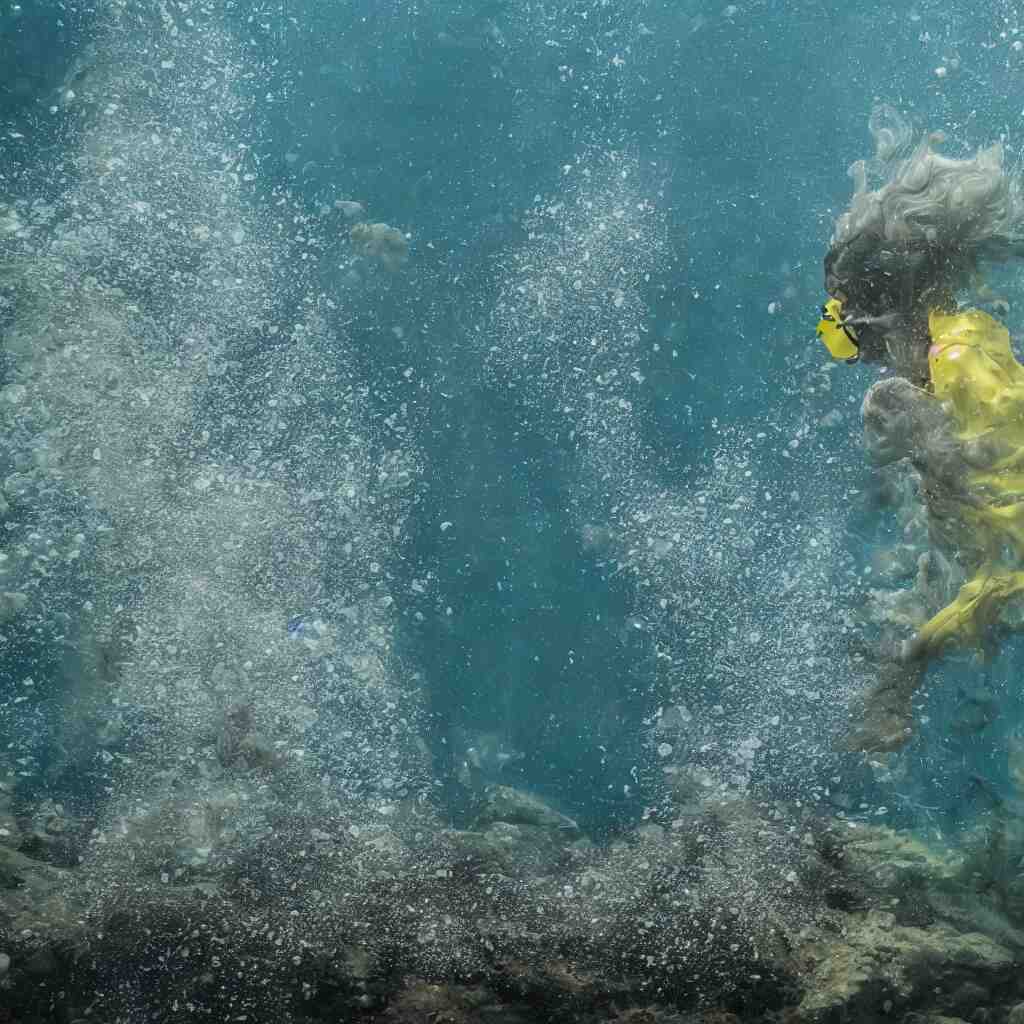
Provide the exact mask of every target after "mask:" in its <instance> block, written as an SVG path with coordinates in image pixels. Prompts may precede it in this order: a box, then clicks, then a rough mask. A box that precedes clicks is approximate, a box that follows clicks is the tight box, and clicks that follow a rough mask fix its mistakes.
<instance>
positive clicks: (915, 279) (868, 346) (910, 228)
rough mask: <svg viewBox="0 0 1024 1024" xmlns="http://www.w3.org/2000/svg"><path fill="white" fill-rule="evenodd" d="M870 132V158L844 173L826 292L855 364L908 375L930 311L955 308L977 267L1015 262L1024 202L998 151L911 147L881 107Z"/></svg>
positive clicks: (904, 130) (927, 141) (918, 361)
mask: <svg viewBox="0 0 1024 1024" xmlns="http://www.w3.org/2000/svg"><path fill="white" fill-rule="evenodd" d="M870 127H871V133H872V135H873V136H874V137H875V142H876V146H877V152H876V156H875V158H874V160H872V161H871V162H870V163H868V162H865V161H858V162H857V163H855V164H854V165H853V167H851V169H850V173H851V175H852V176H853V178H854V182H855V189H854V194H853V199H852V200H851V202H850V206H849V209H847V210H846V212H845V213H843V214H842V215H841V216H840V217H839V219H838V220H837V221H836V226H835V233H834V235H833V238H832V243H831V245H830V247H829V251H828V254H827V255H826V257H825V289H826V291H827V292H828V293H829V295H830V296H831V297H832V299H834V300H836V302H837V304H838V305H837V306H834V307H833V310H834V311H836V312H838V314H839V315H840V317H841V321H842V324H843V326H844V328H845V330H846V333H848V334H850V335H852V336H853V337H854V338H855V339H856V345H857V349H858V351H857V355H858V357H859V358H860V359H863V360H864V361H866V362H883V363H886V364H888V365H891V366H893V367H894V368H895V369H897V371H899V372H907V371H908V370H910V369H913V370H914V371H915V375H916V371H919V370H920V367H921V365H922V363H923V362H924V360H925V357H926V352H927V348H928V313H929V311H930V310H932V309H936V308H939V309H953V308H955V306H956V299H955V295H956V292H957V291H958V290H960V289H961V288H963V287H965V286H966V285H967V284H968V283H969V282H970V280H971V277H972V275H973V274H974V273H975V271H976V270H977V269H978V265H979V263H980V262H981V261H983V260H1007V259H1010V258H1014V257H1020V256H1022V255H1024V200H1022V197H1021V188H1020V182H1019V180H1018V177H1017V176H1016V175H1015V174H1010V173H1008V172H1007V171H1006V170H1005V169H1004V167H1003V157H1002V149H1001V147H999V146H998V145H997V146H991V147H989V148H988V149H983V150H979V151H978V152H977V153H976V154H975V156H973V157H972V158H970V159H963V160H958V159H951V158H949V157H944V156H941V155H940V154H938V153H937V152H936V151H935V149H934V146H935V144H936V143H937V142H939V141H941V139H940V137H939V136H935V135H930V136H927V137H925V138H924V139H922V140H920V141H917V142H915V140H914V136H913V133H912V131H911V129H910V127H909V126H908V125H907V123H906V122H905V121H904V120H903V119H902V118H900V116H899V115H898V114H897V113H896V112H895V111H894V110H893V109H892V108H890V107H879V108H876V110H875V111H874V112H873V114H872V117H871V122H870ZM871 177H874V178H875V179H878V180H879V184H878V186H877V187H876V188H869V187H868V182H869V178H871ZM823 340H825V341H826V343H827V341H828V338H827V336H826V335H823ZM830 347H831V346H830ZM919 349H920V351H918V350H919Z"/></svg>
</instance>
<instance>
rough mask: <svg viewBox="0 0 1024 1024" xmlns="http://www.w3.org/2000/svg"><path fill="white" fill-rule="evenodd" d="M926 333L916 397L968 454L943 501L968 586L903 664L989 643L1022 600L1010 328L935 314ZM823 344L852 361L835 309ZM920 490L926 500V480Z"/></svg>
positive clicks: (978, 316)
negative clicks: (943, 418) (1008, 608)
mask: <svg viewBox="0 0 1024 1024" xmlns="http://www.w3.org/2000/svg"><path fill="white" fill-rule="evenodd" d="M928 328H929V335H930V338H931V347H930V348H929V351H928V371H929V381H928V384H927V386H926V388H925V390H924V392H923V393H922V392H918V393H919V394H924V395H927V396H930V399H934V400H935V401H937V402H941V403H942V406H943V409H944V410H945V412H946V414H947V415H948V416H949V417H950V418H951V420H952V434H953V437H954V438H955V441H956V444H957V446H958V448H959V449H961V451H962V456H963V458H962V463H961V464H962V466H963V476H964V477H965V479H962V480H958V481H957V482H956V483H957V487H956V491H957V493H956V494H955V495H944V497H945V498H946V500H945V501H943V502H942V517H943V528H944V532H945V533H946V534H947V536H949V535H952V537H954V538H959V539H960V540H959V543H958V546H959V547H960V549H961V550H960V552H959V555H960V561H961V563H962V564H963V563H967V564H964V565H963V568H964V569H965V570H966V573H967V575H968V577H969V578H968V580H967V582H966V583H964V584H963V586H961V587H960V591H959V593H958V594H957V596H956V598H955V599H954V600H953V601H951V602H950V603H949V604H948V605H947V606H946V607H945V608H943V609H941V610H940V611H939V612H937V613H936V614H935V615H933V616H932V618H931V619H929V620H928V621H927V622H926V623H925V624H924V625H923V626H921V628H920V629H919V630H918V633H917V635H916V636H915V637H914V638H913V640H911V641H910V642H909V643H907V644H906V645H905V646H904V651H903V657H904V659H905V660H916V659H926V658H928V657H929V656H931V655H932V654H933V653H935V652H936V651H938V650H939V649H940V648H941V647H943V646H944V645H945V644H947V643H965V642H968V643H981V642H983V641H984V639H985V637H986V633H987V632H988V630H989V629H990V628H991V627H992V626H993V625H994V624H995V622H996V621H997V620H998V618H999V616H1000V613H1001V612H1002V610H1003V608H1004V606H1005V604H1006V602H1007V601H1009V600H1010V599H1011V598H1013V597H1014V596H1015V595H1017V594H1021V593H1024V571H1022V570H1021V569H1019V568H1018V566H1021V565H1024V366H1022V365H1021V364H1020V363H1018V362H1017V360H1016V359H1015V358H1014V355H1013V353H1012V351H1011V350H1010V335H1009V332H1008V331H1007V329H1006V328H1005V327H1004V326H1003V325H1002V324H1001V323H999V322H998V321H997V320H995V319H993V318H992V317H991V316H989V315H988V314H987V313H984V312H982V311H981V310H978V309H968V310H964V311H962V312H958V313H952V314H947V313H942V312H940V311H938V310H933V311H932V312H931V313H930V314H929V317H928ZM818 335H819V337H820V338H821V340H822V342H823V343H824V344H825V345H826V346H827V348H828V349H829V352H830V353H831V354H832V356H833V357H834V358H837V359H845V360H846V361H847V362H853V361H855V360H856V358H857V334H856V330H855V329H854V328H853V327H852V326H851V325H850V324H849V323H844V321H843V313H842V304H841V303H840V302H839V301H838V300H836V299H831V300H830V301H829V303H828V304H827V305H826V306H825V307H824V308H823V309H822V320H821V322H820V323H819V324H818ZM915 390H916V389H915ZM930 399H929V400H930ZM923 482H924V490H925V492H926V494H927V493H928V487H929V480H928V478H927V474H925V479H924V481H923ZM950 499H952V500H950ZM950 518H952V519H954V520H956V521H955V522H949V519H950Z"/></svg>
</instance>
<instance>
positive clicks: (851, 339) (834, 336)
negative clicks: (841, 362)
mask: <svg viewBox="0 0 1024 1024" xmlns="http://www.w3.org/2000/svg"><path fill="white" fill-rule="evenodd" d="M818 337H819V338H821V340H822V343H823V344H824V346H825V348H827V349H828V350H829V352H830V353H831V355H832V358H833V359H845V360H846V361H847V362H848V363H855V362H857V360H858V359H859V358H860V348H859V346H858V345H857V332H856V331H854V329H853V328H852V327H850V326H848V325H847V324H844V323H843V304H842V303H841V302H840V301H839V300H838V299H829V300H828V302H826V303H825V305H824V306H822V307H821V319H820V320H819V321H818Z"/></svg>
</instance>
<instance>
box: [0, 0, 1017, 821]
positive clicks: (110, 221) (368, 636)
mask: <svg viewBox="0 0 1024 1024" xmlns="http://www.w3.org/2000/svg"><path fill="white" fill-rule="evenodd" d="M58 7H59V10H58V9H57V8H55V7H54V5H52V4H45V3H42V2H39V3H33V2H30V0H25V2H24V3H21V4H19V5H13V4H10V3H6V2H5V3H0V138H2V140H3V142H2V146H0V331H2V335H3V350H2V353H0V401H2V403H3V405H4V408H3V416H4V427H3V431H4V433H3V439H2V441H0V476H2V477H3V479H4V490H3V494H4V503H3V504H0V509H3V510H4V511H3V523H2V528H3V533H2V534H0V552H2V553H3V554H4V555H5V556H6V558H5V559H4V561H3V562H2V563H0V568H2V569H3V571H4V576H3V577H2V585H0V589H2V590H4V591H6V592H7V593H9V594H11V595H15V596H14V597H12V598H10V601H11V602H13V603H12V604H11V606H10V613H9V614H6V613H5V621H3V623H2V626H0V630H2V632H0V679H2V693H0V734H2V736H3V747H4V748H5V752H4V754H3V757H4V758H5V760H4V762H3V764H2V765H0V767H2V768H3V770H4V771H5V772H11V773H13V774H14V775H15V776H16V778H17V794H18V800H19V801H20V802H21V803H20V806H22V807H30V806H32V805H33V804H34V803H35V802H38V801H40V800H43V799H52V800H57V801H61V802H64V803H66V804H67V805H68V806H69V807H74V808H75V809H76V810H77V812H78V813H80V814H81V815H83V816H86V817H88V818H89V820H90V821H94V822H97V823H98V825H97V827H100V828H102V827H104V825H103V823H104V822H110V821H112V820H114V819H116V818H117V816H118V815H120V814H122V813H123V810H124V808H125V807H128V806H134V805H141V804H144V803H146V802H147V801H157V800H158V799H159V792H161V790H160V786H161V785H163V784H164V783H166V782H167V780H168V779H172V778H173V780H174V785H176V786H178V787H179V788H182V789H185V790H188V789H189V787H196V791H197V792H198V791H199V789H200V788H201V787H202V786H205V785H207V784H210V780H211V778H213V777H214V775H211V772H213V773H214V774H215V769H214V768H212V767H211V765H213V764H214V762H216V761H217V758H218V757H219V758H220V761H221V762H222V763H223V764H231V763H234V761H233V759H237V758H238V757H243V758H244V757H250V756H251V757H252V758H253V759H254V763H256V762H259V764H260V765H261V766H262V767H266V766H267V764H274V763H280V760H279V761H275V760H274V759H275V758H277V759H283V760H285V761H287V763H288V764H289V765H290V766H291V768H292V769H293V770H294V773H295V778H296V779H298V780H299V781H298V782H295V783H294V785H295V786H296V787H297V788H296V789H295V790H294V791H293V793H298V796H297V797H296V799H298V800H300V801H301V800H302V799H313V797H312V796H310V794H311V793H313V792H314V791H315V792H316V793H318V794H321V795H322V794H323V793H328V794H330V795H331V797H332V798H334V797H337V798H338V799H344V800H347V801H350V804H351V807H352V808H361V810H360V811H359V812H358V813H365V814H366V815H367V816H372V815H373V814H375V813H377V812H378V811H379V812H380V813H382V814H383V813H385V811H386V812H387V813H391V812H392V811H393V808H394V806H396V805H397V804H398V803H400V802H401V801H410V802H412V801H419V802H420V803H421V804H425V805H428V806H429V807H430V808H431V809H432V813H436V814H437V816H438V820H442V821H444V822H449V823H453V824H455V825H462V824H465V823H466V822H467V821H468V820H470V819H471V817H472V814H473V813H474V808H475V806H476V800H477V798H478V796H479V793H480V792H481V791H482V789H483V787H485V786H487V785H489V784H493V783H495V782H504V783H506V784H508V785H512V786H515V787H517V788H520V789H522V790H525V791H527V792H529V793H532V794H536V795H540V796H542V797H544V798H545V799H546V800H548V801H549V802H550V803H551V804H552V805H553V806H555V807H557V808H558V809H559V810H560V811H561V812H562V813H564V814H566V815H570V816H571V817H573V818H574V819H576V820H577V821H578V822H579V823H580V824H581V826H582V827H583V828H584V829H585V830H587V831H588V832H589V833H590V834H591V835H593V836H594V837H595V838H596V839H598V840H599V841H603V840H605V839H608V838H609V837H612V836H615V835H616V834H619V833H620V832H622V831H624V830H626V829H629V828H631V827H633V826H635V825H636V823H637V822H638V821H640V820H642V819H644V818H648V819H651V820H667V819H668V818H669V816H670V815H671V814H672V813H674V812H673V811H672V807H673V806H674V803H673V801H675V802H676V803H678V801H679V799H680V797H679V793H678V789H674V788H673V787H679V786H682V788H683V789H685V787H686V785H687V784H689V783H681V782H680V779H690V780H696V781H694V782H693V784H694V785H696V786H698V787H700V786H704V787H706V788H709V789H713V790H715V791H716V792H718V791H720V792H722V793H731V794H756V795H757V797H758V798H759V799H760V798H764V799H768V800H772V799H785V800H791V801H803V802H805V803H807V804H809V805H813V806H820V807H821V808H823V809H825V810H828V811H829V812H837V811H838V812H841V813H843V814H845V815H849V816H852V817H854V818H858V819H871V820H875V821H882V822H885V823H889V824H894V825H913V826H915V827H917V828H919V829H921V830H922V831H927V832H929V833H930V834H933V835H943V836H951V835H955V834H956V833H957V831H958V830H960V829H962V828H963V827H964V826H965V825H966V824H968V823H970V822H971V821H973V820H974V818H975V817H976V816H977V815H978V814H979V813H981V812H983V811H984V810H986V809H987V806H988V804H987V803H986V801H987V800H988V799H989V798H988V797H986V796H985V794H984V792H982V793H981V794H980V795H979V788H978V784H977V781H976V779H977V777H981V778H982V779H984V780H985V781H986V783H987V784H989V785H991V786H993V787H995V788H996V789H997V790H999V791H1002V792H1006V791H1007V790H1008V786H1009V774H1008V770H1007V767H1006V757H1007V749H1008V744H1009V743H1010V741H1011V738H1012V737H1013V736H1014V734H1015V732H1016V729H1017V728H1018V724H1019V722H1020V719H1021V717H1022V715H1024V707H1021V699H1020V697H1019V695H1018V692H1017V691H1018V689H1019V688H1018V687H1017V685H1016V669H1015V666H1016V664H1017V658H1018V656H1019V651H1018V647H1017V645H1016V643H1014V642H1012V641H1010V640H1007V642H1006V643H1005V644H1004V646H1003V647H1002V649H1001V652H1000V653H998V654H997V655H995V656H994V657H993V658H992V660H991V661H990V662H989V663H988V664H986V665H984V666H980V665H979V663H978V661H977V659H975V658H974V657H973V656H971V655H966V654H965V655H954V656H951V657H950V658H948V659H947V660H946V661H945V662H944V663H943V664H942V665H941V666H938V667H936V668H935V669H934V670H933V671H932V673H931V674H930V676H929V683H928V686H927V688H926V689H925V691H923V692H922V695H921V700H920V702H919V703H920V718H921V721H922V724H921V727H920V730H919V733H918V735H917V737H916V738H915V740H914V741H913V743H912V744H911V745H910V746H909V747H908V749H907V751H906V752H904V753H903V754H900V755H899V756H897V757H895V758H893V759H891V761H889V762H887V763H885V764H881V763H877V764H875V765H874V766H872V765H870V764H869V763H868V762H867V760H866V759H865V758H863V757H861V756H859V755H852V754H847V753H844V752H842V750H841V748H840V745H839V744H838V743H837V737H839V736H840V735H841V734H842V733H843V731H844V729H845V727H846V722H847V706H848V704H849V702H850V700H851V699H852V698H853V697H855V695H856V694H857V693H858V692H859V690H860V689H861V687H862V685H863V684H864V681H865V677H864V672H863V669H862V666H861V665H860V663H859V662H858V661H857V660H856V659H854V658H851V649H853V648H855V645H856V642H857V637H858V636H860V635H861V633H862V632H864V630H863V629H862V625H861V618H859V616H861V614H862V610H863V608H864V606H865V602H866V597H865V594H866V592H867V590H869V589H870V588H871V587H872V586H873V585H874V579H873V578H872V577H871V572H872V571H873V570H872V569H871V567H872V565H873V562H872V559H873V556H874V553H875V552H877V551H878V550H879V549H880V548H882V547H884V546H885V545H886V544H891V543H894V542H895V541H896V540H898V538H899V530H898V527H897V526H896V524H895V517H894V515H893V514H892V512H891V510H888V509H887V508H885V507H884V504H883V503H881V502H880V501H879V500H878V496H877V490H878V488H877V483H876V482H875V480H874V478H873V477H872V474H871V472H870V471H869V470H868V468H867V467H866V464H865V459H864V456H863V452H862V447H861V441H860V418H859V404H860V400H861V398H862V396H863V393H864V392H865V390H866V389H867V387H868V386H869V385H870V383H872V382H873V381H874V380H875V379H876V378H877V371H875V370H872V369H870V368H866V367H855V368H847V367H844V366H835V365H832V364H830V363H829V361H828V359H827V356H826V353H825V352H824V351H823V349H822V348H821V346H820V345H819V344H818V343H817V342H816V340H815V338H814V324H815V321H816V319H817V309H818V306H819V304H820V302H821V300H822V298H823V297H824V295H823V290H822V271H821V261H822V258H823V255H824V253H825V251H826V248H827V245H828V241H829V237H830V234H831V230H832V225H833V222H834V219H835V217H836V215H837V214H838V213H840V212H841V211H842V210H843V209H844V208H845V206H846V204H847V202H848V201H849V196H850V192H851V183H850V181H849V179H848V178H847V176H846V170H847V167H848V165H849V164H850V163H851V162H853V160H855V159H858V158H860V157H863V156H868V155H869V153H870V139H869V138H868V135H867V131H866V123H867V117H868V114H869V111H870V110H871V108H872V106H873V105H874V104H875V103H876V102H877V101H879V100H881V101H884V102H888V103H891V104H893V105H894V106H896V107H898V108H899V109H901V110H902V111H903V112H904V113H905V114H906V116H907V117H908V118H910V119H911V120H912V122H913V123H914V124H915V126H916V127H917V128H919V129H920V130H921V131H925V130H931V129H936V130H938V129H941V130H943V131H945V132H946V134H947V136H948V139H949V143H948V149H949V151H950V152H951V153H953V154H956V155H962V154H963V153H965V152H968V151H973V150H974V148H976V147H977V146H979V145H984V144H988V143H989V142H991V141H993V140H1000V139H1001V140H1002V141H1003V142H1004V143H1005V145H1006V148H1007V151H1008V155H1009V158H1010V160H1011V161H1014V160H1017V159H1018V153H1019V145H1020V123H1021V122H1020V119H1021V116H1022V115H1021V110H1020V106H1021V104H1020V98H1019V97H1020V84H1021V80H1022V75H1024V52H1021V47H1020V45H1019V42H1018V39H1019V41H1020V42H1024V34H1021V33H1020V32H1019V31H1018V23H1017V21H1016V20H1015V18H1016V15H1015V13H1014V11H1013V9H1012V8H1011V6H1010V5H1007V4H1001V3H996V2H988V3H983V4H970V5H967V4H961V5H954V6H951V5H948V4H939V3H930V2H922V3H917V4H910V5H898V6H897V7H896V8H891V7H890V6H888V5H881V4H878V5H872V4H838V3H837V4H820V3H766V2H746V3H738V4H729V5H724V4H723V5H720V6H719V5H713V6H708V5H705V4H698V3H689V2H660V3H658V2H653V0H652V2H645V0H625V2H618V3H609V2H607V0H576V2H554V0H553V2H544V0H540V2H534V0H529V2H525V0H524V2H504V3H503V2H495V3H483V2H481V3H470V2H465V3H457V2H454V3H444V4H434V5H429V4H414V3H411V2H404V0H402V2H399V0H386V2H382V0H374V2H369V0H367V2H348V3H327V2H322V3H314V2H307V3H296V4H290V5H281V4H264V3H257V2H253V3H249V2H237V3H215V4H202V3H196V4H184V3H167V4H156V3H152V4H148V3H141V4H127V5H122V4H119V3H115V2H110V3H98V4H95V5H84V4H77V3H75V2H69V3H67V4H65V5H58ZM364 223H368V224H371V225H376V226H378V227H379V226H381V225H386V226H387V227H386V228H381V229H380V230H381V231H384V232H387V231H389V230H390V232H391V233H390V234H387V235H380V234H379V233H378V235H377V236H375V237H374V240H373V241H372V242H367V241H365V239H363V236H360V235H359V232H358V229H357V230H356V231H355V232H353V228H354V227H355V226H357V225H360V224H364ZM361 239H363V240H361ZM1000 284H1001V285H1004V286H1005V287H1004V291H1005V293H1006V294H1007V296H1008V298H1010V300H1011V312H1010V314H1009V322H1010V325H1011V327H1012V328H1013V327H1017V326H1019V323H1018V319H1019V314H1016V313H1015V312H1014V306H1013V301H1012V300H1013V299H1014V298H1015V289H1016V288H1017V285H1016V283H1015V282H1014V280H1013V279H1012V277H1010V278H1009V279H1007V280H1005V281H1002V282H1000ZM866 632H867V633H868V634H870V633H871V630H870V628H868V629H867V630H866ZM981 689H984V690H985V692H984V693H979V690H981ZM240 703H241V704H244V705H246V706H248V707H250V708H251V714H252V715H253V716H254V721H255V722H256V723H257V725H258V735H259V737H260V739H259V740H258V741H256V740H253V741H252V744H251V747H250V748H247V749H248V750H249V752H248V753H246V754H244V755H243V754H240V753H239V750H240V749H241V748H240V746H239V745H240V744H241V743H242V740H241V739H239V736H241V735H242V733H244V732H245V730H244V729H242V727H241V726H239V727H238V728H239V729H240V730H241V731H240V732H239V733H238V735H236V734H235V733H233V732H232V729H233V728H234V727H235V725H234V724H233V723H235V724H237V723H236V719H237V715H236V716H235V718H232V715H233V714H235V713H234V712H232V711H231V708H233V707H235V706H236V705H238V704H240ZM965 707H967V709H968V712H969V714H968V719H969V720H967V721H964V719H963V716H964V708H965ZM226 709H227V710H226ZM971 709H974V710H973V711H972V710H971ZM971 714H974V715H975V717H974V718H970V715H971ZM979 715H980V716H981V718H980V719H979V718H978V717H977V716H979ZM225 723H226V724H225ZM245 728H246V729H247V728H248V726H246V727H245ZM253 728H254V729H255V728H256V727H255V726H254V727H253ZM256 734H257V733H256V732H253V733H246V735H256ZM260 744H263V745H265V749H264V746H260ZM225 751H226V753H225ZM261 758H262V761H261ZM216 770H218V771H219V769H216ZM167 784H168V785H170V783H167ZM393 801H394V803H392V802H393ZM382 808H383V809H384V810H381V809H382ZM351 813H353V814H356V813H357V812H356V811H355V810H353V811H352V812H351Z"/></svg>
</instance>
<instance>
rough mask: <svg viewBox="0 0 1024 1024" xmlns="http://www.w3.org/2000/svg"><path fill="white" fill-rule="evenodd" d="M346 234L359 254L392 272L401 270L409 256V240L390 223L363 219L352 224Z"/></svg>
mask: <svg viewBox="0 0 1024 1024" xmlns="http://www.w3.org/2000/svg"><path fill="white" fill-rule="evenodd" d="M348 236H349V238H350V239H351V240H352V244H353V246H354V247H355V250H356V252H357V253H358V254H359V255H360V256H362V257H363V258H364V259H367V260H372V261H373V262H376V263H379V264H380V265H381V266H382V267H383V268H384V269H385V270H388V271H391V272H392V273H394V272H395V271H398V270H401V269H402V267H403V266H404V265H405V262H406V260H407V259H408V258H409V240H408V239H407V238H406V237H405V235H403V234H402V232H401V231H399V230H398V228H393V227H391V225H390V224H383V223H376V224H371V223H369V222H367V221H363V222H362V223H359V224H355V225H353V226H352V228H351V230H350V231H349V233H348Z"/></svg>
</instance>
